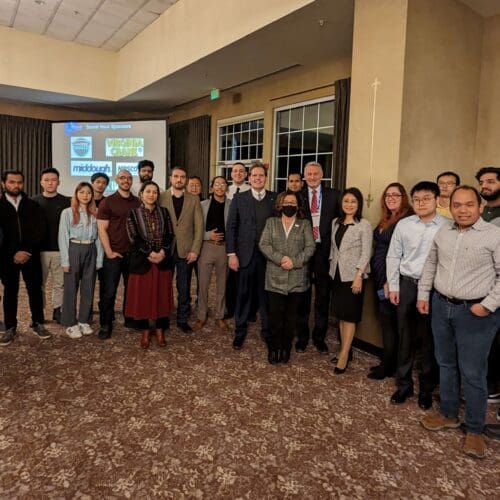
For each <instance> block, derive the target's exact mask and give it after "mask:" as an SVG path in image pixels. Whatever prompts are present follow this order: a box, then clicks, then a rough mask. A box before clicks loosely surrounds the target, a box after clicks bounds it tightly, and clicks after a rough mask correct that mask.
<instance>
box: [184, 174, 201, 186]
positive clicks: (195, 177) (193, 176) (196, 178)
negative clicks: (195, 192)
mask: <svg viewBox="0 0 500 500" xmlns="http://www.w3.org/2000/svg"><path fill="white" fill-rule="evenodd" d="M192 179H195V180H197V181H200V184H201V185H202V186H203V181H202V180H201V177H198V176H197V175H192V176H191V177H190V178H189V179H188V182H189V181H190V180H192Z"/></svg>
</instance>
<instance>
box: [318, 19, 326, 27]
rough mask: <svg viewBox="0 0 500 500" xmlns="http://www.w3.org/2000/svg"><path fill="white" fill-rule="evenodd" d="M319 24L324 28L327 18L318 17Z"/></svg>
mask: <svg viewBox="0 0 500 500" xmlns="http://www.w3.org/2000/svg"><path fill="white" fill-rule="evenodd" d="M318 24H319V25H320V27H321V28H322V27H323V26H324V25H325V24H326V19H318Z"/></svg>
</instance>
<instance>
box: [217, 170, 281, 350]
mask: <svg viewBox="0 0 500 500" xmlns="http://www.w3.org/2000/svg"><path fill="white" fill-rule="evenodd" d="M266 177H267V171H266V169H265V168H264V166H263V165H261V164H255V165H253V166H252V167H251V168H250V172H249V182H250V188H251V189H249V190H248V191H245V192H243V193H241V192H240V193H239V194H238V196H235V197H234V198H233V201H232V203H231V208H230V209H229V216H228V221H227V224H226V251H227V255H228V265H229V268H230V269H232V270H233V271H235V272H237V273H238V274H237V284H238V290H237V295H236V309H235V313H234V317H235V327H236V328H235V330H236V331H235V337H234V341H233V347H234V349H241V348H242V347H243V343H244V342H245V337H246V334H247V323H248V318H249V316H250V313H251V302H252V296H258V299H259V314H260V321H261V335H262V338H263V340H264V341H266V342H267V341H268V339H269V324H268V316H267V295H266V291H265V289H264V281H265V272H266V259H265V257H264V256H263V255H262V253H261V252H260V250H259V248H258V244H259V240H260V236H261V234H262V231H263V229H264V226H265V224H266V220H267V219H268V218H269V217H271V215H272V214H273V211H274V202H275V199H276V193H273V192H272V191H267V190H266V189H265V187H264V186H265V184H266ZM255 291H256V292H257V293H255Z"/></svg>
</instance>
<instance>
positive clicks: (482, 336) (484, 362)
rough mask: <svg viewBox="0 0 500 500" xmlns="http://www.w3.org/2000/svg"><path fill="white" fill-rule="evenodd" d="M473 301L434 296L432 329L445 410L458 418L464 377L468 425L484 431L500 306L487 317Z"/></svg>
mask: <svg viewBox="0 0 500 500" xmlns="http://www.w3.org/2000/svg"><path fill="white" fill-rule="evenodd" d="M470 305H471V304H458V305H456V304H451V303H449V302H447V301H446V300H445V299H444V298H442V297H441V296H440V295H439V294H437V293H436V294H434V297H433V299H432V331H433V333H434V342H435V348H436V359H437V362H438V365H439V370H440V386H439V394H440V397H441V413H442V414H443V415H444V416H445V417H447V418H457V417H458V410H459V407H460V378H461V379H462V386H463V389H464V396H465V428H466V430H467V432H471V433H474V434H481V433H482V432H483V427H484V422H485V420H486V406H487V400H488V389H487V383H486V373H487V371H488V353H489V351H490V347H491V344H492V342H493V339H494V338H495V334H496V331H497V328H498V326H499V324H500V310H499V309H497V311H496V312H495V313H493V314H489V315H488V316H485V317H479V316H475V315H474V314H472V313H471V312H470Z"/></svg>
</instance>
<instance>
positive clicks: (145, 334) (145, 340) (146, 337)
mask: <svg viewBox="0 0 500 500" xmlns="http://www.w3.org/2000/svg"><path fill="white" fill-rule="evenodd" d="M150 340H151V332H150V331H149V330H143V331H142V338H141V347H142V348H143V349H147V348H148V347H149V342H150Z"/></svg>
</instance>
